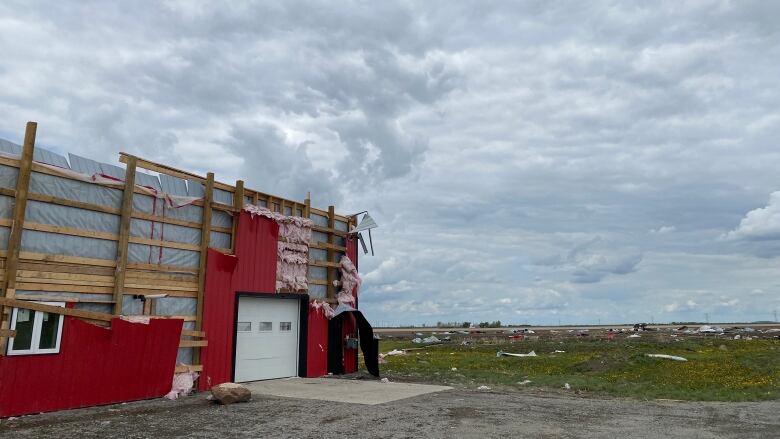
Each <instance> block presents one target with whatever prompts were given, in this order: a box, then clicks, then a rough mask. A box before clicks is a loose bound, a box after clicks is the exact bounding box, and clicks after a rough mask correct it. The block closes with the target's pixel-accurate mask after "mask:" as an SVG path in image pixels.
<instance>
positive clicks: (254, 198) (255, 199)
mask: <svg viewBox="0 0 780 439" xmlns="http://www.w3.org/2000/svg"><path fill="white" fill-rule="evenodd" d="M252 204H254V205H255V206H257V192H255V193H254V194H252Z"/></svg>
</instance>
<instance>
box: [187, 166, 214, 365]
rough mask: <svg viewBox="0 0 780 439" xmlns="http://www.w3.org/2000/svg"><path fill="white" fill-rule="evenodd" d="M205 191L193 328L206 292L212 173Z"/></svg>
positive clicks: (197, 353)
mask: <svg viewBox="0 0 780 439" xmlns="http://www.w3.org/2000/svg"><path fill="white" fill-rule="evenodd" d="M205 186H206V193H205V195H204V198H203V222H202V223H201V226H202V228H201V231H200V264H199V265H198V303H197V310H196V314H195V330H196V331H200V330H201V329H202V326H203V297H204V295H205V292H206V258H207V256H208V253H209V252H208V249H209V241H210V236H211V204H212V201H213V200H214V173H212V172H209V173H208V174H207V175H206V185H205ZM192 360H193V363H196V364H197V363H200V349H195V351H194V352H193V355H192Z"/></svg>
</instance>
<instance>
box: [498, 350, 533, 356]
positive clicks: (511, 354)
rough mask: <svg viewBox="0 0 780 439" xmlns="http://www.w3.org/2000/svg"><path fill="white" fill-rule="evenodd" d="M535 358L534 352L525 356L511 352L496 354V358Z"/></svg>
mask: <svg viewBox="0 0 780 439" xmlns="http://www.w3.org/2000/svg"><path fill="white" fill-rule="evenodd" d="M536 356H537V355H536V352H534V351H531V352H529V353H527V354H513V353H511V352H503V351H498V352H496V357H536Z"/></svg>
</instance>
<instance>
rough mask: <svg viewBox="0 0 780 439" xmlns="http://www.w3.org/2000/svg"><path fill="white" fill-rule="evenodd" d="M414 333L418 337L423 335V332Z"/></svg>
mask: <svg viewBox="0 0 780 439" xmlns="http://www.w3.org/2000/svg"><path fill="white" fill-rule="evenodd" d="M414 335H416V336H418V337H422V336H423V333H422V332H415V333H414Z"/></svg>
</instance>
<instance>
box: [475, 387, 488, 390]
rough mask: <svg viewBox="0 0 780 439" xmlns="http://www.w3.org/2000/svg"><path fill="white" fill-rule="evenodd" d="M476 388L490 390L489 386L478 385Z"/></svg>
mask: <svg viewBox="0 0 780 439" xmlns="http://www.w3.org/2000/svg"><path fill="white" fill-rule="evenodd" d="M477 390H490V387H488V386H479V387H477Z"/></svg>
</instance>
